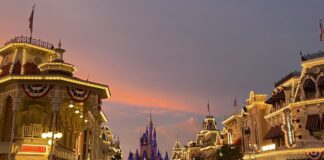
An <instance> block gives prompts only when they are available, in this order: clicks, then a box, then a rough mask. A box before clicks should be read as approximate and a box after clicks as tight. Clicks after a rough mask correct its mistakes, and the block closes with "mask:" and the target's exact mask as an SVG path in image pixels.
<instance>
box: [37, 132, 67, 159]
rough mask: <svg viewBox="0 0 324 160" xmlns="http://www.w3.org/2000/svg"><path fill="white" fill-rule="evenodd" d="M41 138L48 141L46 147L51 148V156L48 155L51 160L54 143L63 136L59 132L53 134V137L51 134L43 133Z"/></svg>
mask: <svg viewBox="0 0 324 160" xmlns="http://www.w3.org/2000/svg"><path fill="white" fill-rule="evenodd" d="M41 136H42V138H43V139H48V141H47V143H48V145H51V146H52V148H51V154H50V155H49V156H50V158H51V159H52V157H53V154H54V149H55V141H56V140H58V139H61V138H62V137H63V134H62V133H61V132H54V135H53V132H44V133H42V135H41Z"/></svg>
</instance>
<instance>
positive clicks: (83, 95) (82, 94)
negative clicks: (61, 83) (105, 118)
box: [66, 87, 91, 102]
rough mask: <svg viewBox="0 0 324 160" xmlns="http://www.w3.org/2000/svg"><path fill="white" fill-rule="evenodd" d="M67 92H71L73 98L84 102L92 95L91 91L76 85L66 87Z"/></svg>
mask: <svg viewBox="0 0 324 160" xmlns="http://www.w3.org/2000/svg"><path fill="white" fill-rule="evenodd" d="M66 89H67V92H68V93H69V95H70V97H71V98H72V100H74V101H76V102H84V101H86V100H87V99H88V98H89V96H90V93H91V92H90V91H89V90H85V89H80V88H75V87H66Z"/></svg>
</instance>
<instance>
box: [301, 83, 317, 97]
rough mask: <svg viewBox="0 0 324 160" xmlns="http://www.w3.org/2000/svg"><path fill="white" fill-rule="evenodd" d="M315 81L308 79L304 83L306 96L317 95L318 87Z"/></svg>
mask: <svg viewBox="0 0 324 160" xmlns="http://www.w3.org/2000/svg"><path fill="white" fill-rule="evenodd" d="M315 87H316V86H315V83H314V82H313V81H312V80H311V79H306V80H305V81H304V84H303V88H304V92H305V98H306V99H312V98H315V96H316V88H315Z"/></svg>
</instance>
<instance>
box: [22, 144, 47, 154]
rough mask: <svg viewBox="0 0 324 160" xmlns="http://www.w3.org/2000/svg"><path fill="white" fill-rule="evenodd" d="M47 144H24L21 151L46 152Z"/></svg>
mask: <svg viewBox="0 0 324 160" xmlns="http://www.w3.org/2000/svg"><path fill="white" fill-rule="evenodd" d="M46 149H47V148H46V146H36V145H23V146H22V147H21V149H20V152H26V153H46Z"/></svg>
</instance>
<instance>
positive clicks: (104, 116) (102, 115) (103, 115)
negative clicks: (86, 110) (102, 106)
mask: <svg viewBox="0 0 324 160" xmlns="http://www.w3.org/2000/svg"><path fill="white" fill-rule="evenodd" d="M100 115H101V117H102V118H103V120H104V121H105V122H106V123H107V122H108V120H107V117H106V115H105V113H104V112H102V111H100Z"/></svg>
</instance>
